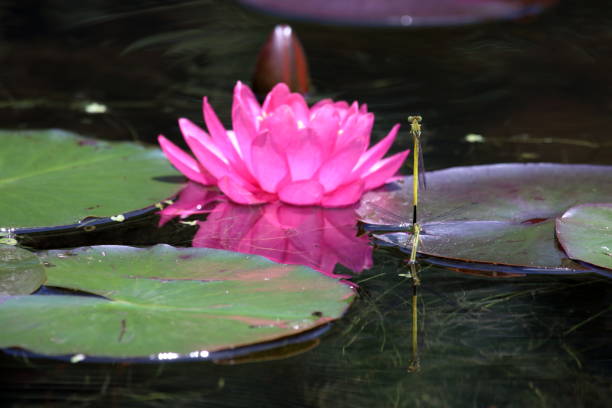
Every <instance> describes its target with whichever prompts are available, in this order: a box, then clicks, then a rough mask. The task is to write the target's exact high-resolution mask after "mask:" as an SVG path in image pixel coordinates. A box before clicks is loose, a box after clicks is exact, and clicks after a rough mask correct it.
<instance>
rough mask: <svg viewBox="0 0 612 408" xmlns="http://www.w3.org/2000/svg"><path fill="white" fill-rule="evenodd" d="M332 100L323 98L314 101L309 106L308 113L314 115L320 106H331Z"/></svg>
mask: <svg viewBox="0 0 612 408" xmlns="http://www.w3.org/2000/svg"><path fill="white" fill-rule="evenodd" d="M333 104H334V101H332V100H331V99H329V98H325V99H321V100H320V101H319V102H317V103H315V104H314V105H312V106H311V107H310V115H311V116H312V115H314V114H315V113H317V111H318V110H319V109H321V108H322V107H324V106H326V105H332V106H333Z"/></svg>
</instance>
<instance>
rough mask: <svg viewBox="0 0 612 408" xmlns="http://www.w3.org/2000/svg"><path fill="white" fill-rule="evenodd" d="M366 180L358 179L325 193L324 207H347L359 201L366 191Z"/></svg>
mask: <svg viewBox="0 0 612 408" xmlns="http://www.w3.org/2000/svg"><path fill="white" fill-rule="evenodd" d="M364 185H365V184H364V182H363V181H361V180H356V181H354V182H352V183H348V184H345V185H343V186H340V187H338V188H337V189H335V190H334V191H332V192H331V193H327V194H325V196H323V199H322V200H321V205H323V206H324V207H345V206H347V205H351V204H354V203H356V202H357V201H359V199H360V198H361V195H362V194H363V192H364Z"/></svg>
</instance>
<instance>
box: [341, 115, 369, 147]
mask: <svg viewBox="0 0 612 408" xmlns="http://www.w3.org/2000/svg"><path fill="white" fill-rule="evenodd" d="M373 124H374V115H373V114H371V113H367V114H365V115H362V114H360V113H355V114H352V115H350V116H349V117H348V118H347V119H346V121H345V123H344V125H342V126H341V131H340V132H339V133H338V140H337V141H336V147H335V151H336V152H338V151H341V150H343V149H344V148H345V146H346V145H347V144H349V143H355V142H357V143H359V144H360V146H361V151H362V153H363V152H365V151H366V149H367V148H368V144H369V143H370V133H372V125H373Z"/></svg>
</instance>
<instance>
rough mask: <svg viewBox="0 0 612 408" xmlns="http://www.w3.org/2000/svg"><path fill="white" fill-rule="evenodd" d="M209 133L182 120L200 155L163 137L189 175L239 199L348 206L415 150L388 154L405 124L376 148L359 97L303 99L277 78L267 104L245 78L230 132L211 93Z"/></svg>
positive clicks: (168, 153) (187, 137)
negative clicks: (354, 99) (356, 99)
mask: <svg viewBox="0 0 612 408" xmlns="http://www.w3.org/2000/svg"><path fill="white" fill-rule="evenodd" d="M204 120H205V121H206V125H207V127H208V131H209V133H210V135H209V134H208V133H206V132H205V131H204V130H202V129H200V128H199V127H198V126H196V125H195V124H193V123H192V122H190V121H189V120H187V119H180V120H179V125H180V127H181V131H182V133H183V137H184V138H185V141H186V142H187V144H188V145H189V147H190V148H191V151H192V152H193V153H194V154H195V156H196V158H197V160H195V159H193V158H192V157H191V156H190V155H188V154H187V153H185V152H184V151H182V150H181V149H179V148H178V147H177V146H176V145H174V144H173V143H172V142H170V141H169V140H168V139H166V138H165V137H164V136H161V135H160V136H159V143H160V145H161V147H162V149H163V151H164V153H165V154H166V156H167V157H168V159H169V160H170V161H171V162H172V164H173V165H174V166H175V167H176V168H177V169H179V170H180V171H181V172H182V173H183V174H185V176H187V177H188V178H189V179H191V180H193V181H195V182H198V183H201V184H205V185H217V186H218V187H219V189H220V190H221V191H223V192H224V193H225V194H226V195H227V196H228V197H229V198H230V199H231V200H232V201H234V202H236V203H240V204H261V203H267V202H273V201H277V200H280V201H282V202H284V203H288V204H294V205H322V206H324V207H341V206H347V205H350V204H353V203H355V202H357V201H358V200H359V198H360V197H361V195H362V194H363V192H364V191H367V190H371V189H373V188H376V187H379V186H381V185H383V184H384V183H386V182H387V181H388V180H389V179H390V178H391V177H392V176H393V175H394V174H395V173H396V172H397V170H398V169H399V167H400V166H401V164H402V162H403V161H404V159H405V158H406V156H407V155H408V151H404V152H401V153H398V154H396V155H394V156H391V157H388V158H385V159H383V158H382V157H383V156H384V155H385V153H386V152H387V151H388V150H389V148H390V147H391V144H392V143H393V140H394V139H395V136H396V134H397V131H398V128H399V125H395V126H394V127H393V129H391V132H389V134H388V135H387V136H386V137H385V138H384V139H383V140H381V141H380V142H379V143H378V144H376V145H375V146H373V147H372V148H371V149H369V150H368V149H367V148H368V145H369V143H370V132H371V130H372V124H373V122H374V115H373V114H372V113H368V111H367V107H366V106H365V105H362V106H361V107H360V106H359V105H358V104H357V102H354V103H353V104H352V105H351V106H349V105H348V104H347V103H346V102H332V101H331V100H329V99H326V100H323V101H320V102H318V103H317V104H315V105H314V106H312V107H311V108H309V107H308V105H307V104H306V102H305V101H304V98H303V97H302V96H301V95H300V94H297V93H290V91H289V89H288V88H287V86H286V85H285V84H282V83H281V84H278V85H277V86H275V87H274V89H272V91H271V92H270V93H269V94H268V96H267V97H266V100H265V101H264V103H263V106H260V105H259V103H258V102H257V100H256V99H255V97H254V96H253V93H252V92H251V90H250V89H249V87H248V86H246V85H244V84H242V83H241V82H238V83H237V84H236V87H235V88H234V104H233V106H232V123H233V130H229V131H226V130H225V128H224V127H223V125H222V124H221V122H220V121H219V119H218V118H217V115H216V114H215V113H214V111H213V110H212V108H211V106H210V105H209V104H208V100H207V98H204Z"/></svg>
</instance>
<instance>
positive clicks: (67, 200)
mask: <svg viewBox="0 0 612 408" xmlns="http://www.w3.org/2000/svg"><path fill="white" fill-rule="evenodd" d="M0 140H1V141H2V149H1V150H0V197H2V200H1V201H0V227H3V228H31V227H50V226H60V225H67V224H75V223H78V222H80V221H81V220H83V219H85V218H87V217H108V222H114V223H120V222H122V221H123V220H125V215H124V213H126V212H128V211H132V210H137V209H140V208H143V207H147V206H151V205H153V204H155V203H156V202H159V201H161V200H163V199H166V198H168V197H170V196H172V195H173V194H175V193H176V192H177V191H178V190H179V189H180V186H179V185H177V183H176V182H174V183H173V182H170V181H176V179H178V176H179V175H180V174H179V173H178V172H177V171H176V170H174V168H172V166H171V165H170V163H169V162H168V160H167V159H166V158H165V156H164V155H163V153H162V152H161V151H160V150H159V149H156V148H146V147H143V146H140V145H138V144H134V143H111V142H104V141H99V140H93V139H86V138H83V137H80V136H78V135H75V134H73V133H68V132H64V131H60V130H40V131H0ZM19 232H20V231H19V230H18V231H17V233H19Z"/></svg>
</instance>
